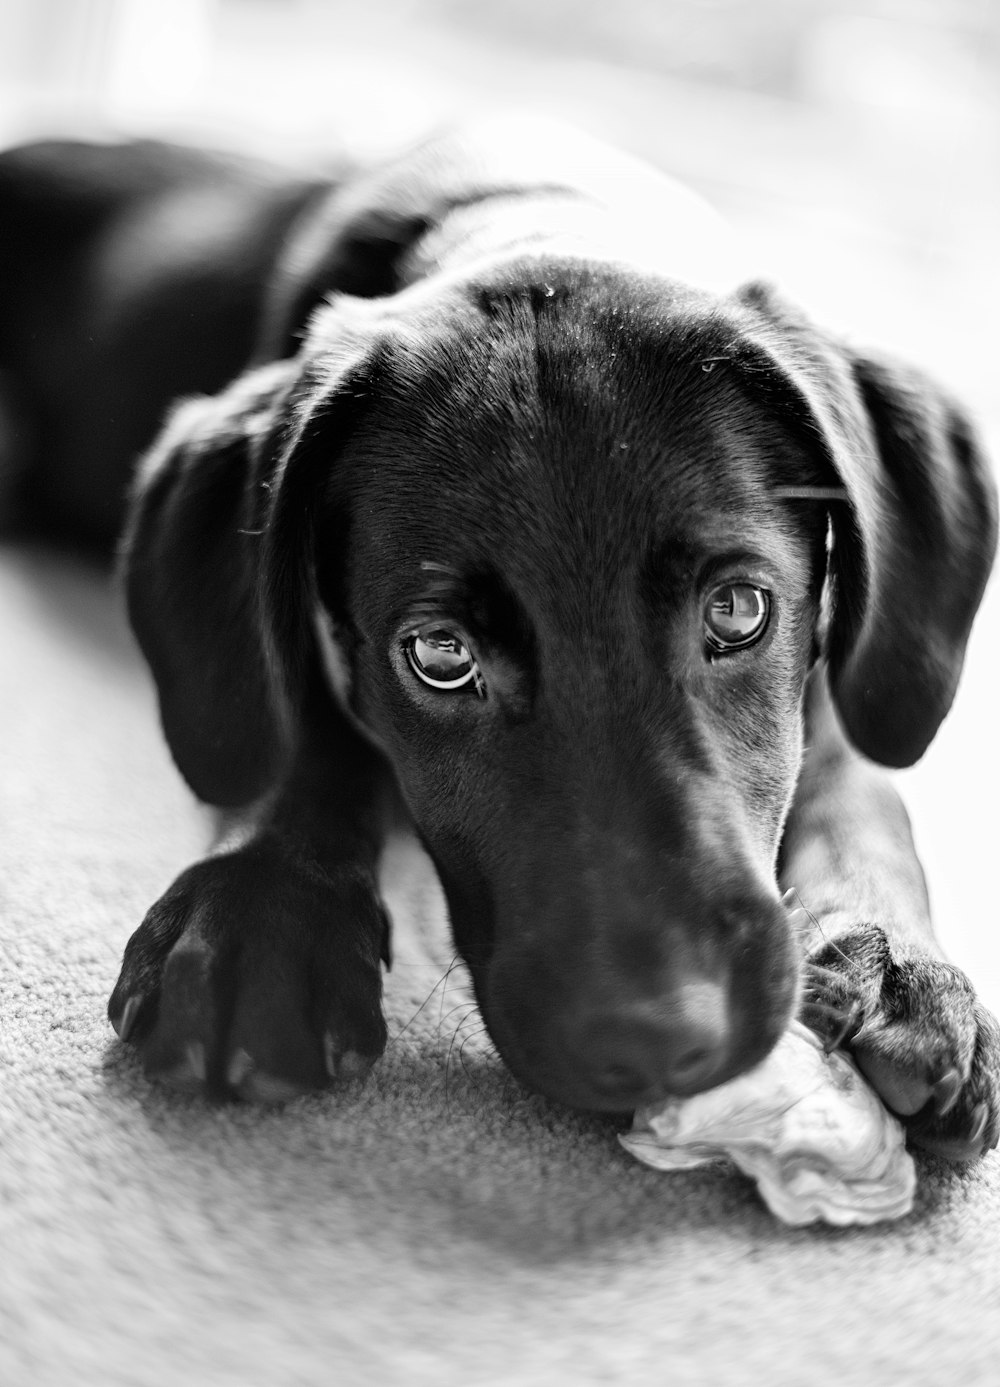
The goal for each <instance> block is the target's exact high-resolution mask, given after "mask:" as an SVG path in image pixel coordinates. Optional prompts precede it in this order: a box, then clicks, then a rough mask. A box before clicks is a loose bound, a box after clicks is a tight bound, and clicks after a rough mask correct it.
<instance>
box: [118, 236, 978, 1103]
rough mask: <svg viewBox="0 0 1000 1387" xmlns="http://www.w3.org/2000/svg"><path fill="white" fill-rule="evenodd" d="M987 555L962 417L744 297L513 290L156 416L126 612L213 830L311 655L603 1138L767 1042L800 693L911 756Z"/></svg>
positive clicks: (562, 1087)
mask: <svg viewBox="0 0 1000 1387" xmlns="http://www.w3.org/2000/svg"><path fill="white" fill-rule="evenodd" d="M994 534H995V509H994V502H993V496H992V491H991V486H990V483H989V481H988V476H987V473H986V470H985V467H984V465H983V463H982V460H981V458H980V456H979V454H978V452H977V451H976V448H975V444H974V442H973V441H972V439H971V437H970V433H969V429H968V426H967V424H966V422H965V419H964V417H963V416H962V415H961V413H960V412H959V411H958V410H957V409H956V408H955V407H954V406H952V405H951V404H949V403H948V402H947V401H946V400H945V399H944V398H943V397H942V395H941V393H940V392H939V391H938V390H937V389H936V388H935V387H933V386H931V385H930V384H929V383H928V382H926V381H923V380H920V379H918V378H917V377H916V376H914V375H912V374H909V373H906V372H903V371H902V370H901V369H899V368H897V367H895V366H893V365H890V364H886V363H883V362H880V361H877V360H875V359H873V358H861V357H858V356H855V355H852V354H850V353H849V352H847V351H846V350H844V349H843V348H841V347H840V346H839V345H837V344H836V343H833V342H832V341H830V340H828V339H827V338H825V337H824V336H823V335H822V334H821V333H819V332H818V331H817V330H816V329H814V328H813V327H812V326H811V325H810V324H808V323H807V322H806V321H805V320H804V319H802V318H801V317H800V316H798V315H797V314H795V313H793V312H792V311H791V310H790V309H788V308H787V307H786V306H785V305H783V304H782V303H780V301H778V300H777V299H776V298H775V297H774V296H773V295H771V294H770V293H769V292H767V291H766V290H764V289H761V288H759V287H752V288H749V289H747V290H745V291H743V292H741V293H739V294H737V295H734V296H733V297H732V298H731V299H728V300H727V299H712V298H709V297H708V296H707V295H705V294H701V293H697V292H694V291H691V290H687V289H685V288H683V287H681V286H678V285H674V284H671V283H669V282H667V281H660V280H655V279H650V278H648V277H640V276H637V275H635V274H632V273H629V272H626V271H624V270H622V269H617V268H614V267H611V266H603V267H602V266H593V265H586V264H584V263H582V262H581V263H573V262H562V263H550V264H545V263H537V262H536V263H529V262H524V263H517V262H513V261H512V262H511V263H509V264H508V265H506V266H505V267H503V268H501V269H494V270H492V271H490V272H489V273H486V272H483V273H482V274H480V275H478V276H477V275H475V274H470V275H469V276H467V277H466V278H464V279H462V280H455V281H453V282H451V283H449V284H443V283H437V284H436V283H433V282H428V283H425V284H423V285H419V286H416V287H415V288H413V289H409V290H406V291H404V292H402V293H400V294H397V295H394V296H392V297H390V298H386V299H382V300H373V301H360V300H354V299H339V300H336V301H334V302H332V303H331V304H330V305H329V306H327V307H324V308H323V309H321V310H320V311H319V312H318V313H317V314H316V315H315V317H314V319H313V321H312V325H311V329H310V332H309V334H308V338H307V340H306V342H305V344H304V346H303V348H302V350H301V352H300V353H299V354H298V355H297V356H296V357H295V358H294V359H292V360H290V361H288V362H283V363H279V364H277V365H274V366H270V367H266V368H264V369H262V370H261V371H259V372H257V373H255V374H253V375H251V376H248V377H246V378H245V379H243V380H242V381H239V382H237V383H236V384H235V385H234V386H233V387H232V388H231V389H230V390H229V391H228V392H227V393H226V394H224V395H222V396H220V397H218V398H216V399H213V400H201V401H194V402H191V403H188V404H186V405H184V406H182V407H181V409H180V410H179V411H178V412H177V414H176V415H175V417H174V418H173V420H172V422H171V423H170V424H169V425H168V427H167V429H166V431H165V434H164V436H163V438H162V439H161V441H160V443H159V445H158V447H157V449H156V450H155V451H154V454H153V455H152V458H151V460H150V462H149V463H148V464H147V466H146V468H145V471H144V474H143V477H142V479H141V481H140V484H139V487H138V490H137V500H136V505H135V510H134V517H133V524H132V529H131V534H130V538H129V542H128V586H129V598H130V608H131V613H132V618H133V623H134V625H135V628H136V631H137V633H138V636H139V639H140V642H141V644H142V646H143V649H144V651H145V653H146V655H147V657H148V659H149V661H150V663H151V665H152V668H153V671H154V674H155V676H156V679H157V683H158V686H159V691H160V698H161V707H162V713H163V720H164V726H165V729H166V733H167V737H168V740H169V742H170V745H171V748H172V750H173V753H174V756H175V758H176V760H177V763H178V765H179V767H180V769H181V771H182V773H183V774H184V775H185V777H186V778H187V779H188V781H189V783H190V784H191V785H192V787H193V788H194V790H195V791H196V792H197V793H198V794H199V795H201V796H202V797H203V798H205V799H207V800H209V801H212V802H215V803H219V804H236V803H245V802H247V801H249V800H251V799H252V798H254V797H256V796H258V795H260V794H263V793H264V792H265V791H267V790H269V789H270V788H271V787H272V786H273V785H274V784H275V782H276V781H278V780H279V779H280V777H281V775H282V773H283V768H284V766H285V765H286V764H287V760H288V757H289V755H290V754H291V753H292V751H293V749H294V744H295V740H296V735H297V728H298V727H299V726H300V722H301V718H302V716H303V714H302V711H301V710H302V708H303V706H304V702H305V700H306V698H307V696H308V697H309V699H310V703H313V702H314V700H313V699H312V694H311V693H310V690H312V692H313V693H314V692H315V681H316V679H317V678H318V674H317V671H318V669H319V665H320V661H319V658H318V650H319V647H321V646H323V645H326V646H327V647H328V648H329V651H331V652H332V653H333V655H334V657H335V660H336V663H337V667H338V671H337V672H338V677H337V679H336V680H335V683H336V684H337V699H336V700H334V699H332V698H331V700H330V704H329V714H328V715H329V716H331V717H338V716H347V717H349V718H350V719H352V720H353V721H354V722H355V723H356V724H357V725H358V726H359V729H360V730H361V731H362V732H363V733H364V735H367V736H368V737H370V738H371V739H372V740H374V741H375V742H376V743H377V745H378V746H379V747H380V748H381V749H382V750H383V752H384V754H385V756H386V758H387V759H388V761H389V763H390V764H391V766H392V769H393V771H394V773H395V776H396V778H397V780H398V783H399V787H400V789H401V792H402V795H403V797H404V798H405V800H406V803H407V805H408V807H409V809H410V811H411V813H412V815H413V818H414V821H415V823H416V826H417V828H418V830H419V832H420V834H421V836H422V838H423V840H424V842H425V844H426V845H427V847H428V849H429V851H430V853H431V855H432V857H433V859H434V861H435V863H436V865H437V867H438V870H439V872H440V875H441V879H442V882H443V885H444V888H445V892H446V896H447V899H448V903H449V909H450V913H451V919H452V925H453V929H454V932H455V937H456V942H457V944H458V946H459V948H460V950H461V952H462V954H463V956H464V957H465V959H466V961H467V962H468V964H469V966H470V969H471V972H472V976H473V979H474V981H475V985H476V990H477V994H478V999H479V1001H480V1004H481V1007H482V1010H483V1014H484V1017H485V1019H486V1021H487V1023H488V1025H489V1028H490V1031H491V1034H492V1036H493V1038H494V1040H495V1041H496V1043H497V1045H498V1048H499V1049H500V1051H501V1053H502V1054H503V1055H504V1057H505V1058H506V1059H507V1060H508V1062H509V1063H510V1065H511V1067H512V1068H513V1069H514V1070H515V1072H517V1073H518V1074H520V1075H521V1076H522V1077H523V1078H525V1079H526V1080H527V1081H528V1082H529V1083H531V1084H533V1085H534V1086H536V1087H539V1088H541V1089H543V1090H545V1091H547V1092H549V1093H551V1094H553V1095H555V1096H557V1097H559V1098H561V1099H563V1100H565V1101H568V1102H570V1103H574V1104H577V1105H579V1106H583V1107H590V1108H609V1109H626V1108H629V1107H632V1106H635V1104H636V1103H637V1102H639V1101H646V1100H648V1099H649V1098H650V1097H652V1096H654V1095H655V1093H656V1092H658V1091H663V1090H668V1091H673V1092H679V1093H684V1092H692V1091H696V1090H697V1089H700V1088H704V1087H707V1086H709V1085H710V1084H714V1083H717V1082H720V1081H721V1080H722V1079H724V1078H726V1077H728V1076H729V1075H731V1074H733V1073H736V1072H739V1071H740V1070H742V1069H745V1068H747V1067H748V1066H749V1065H751V1064H752V1063H754V1062H755V1061H756V1060H757V1059H758V1058H760V1057H761V1056H763V1054H765V1053H766V1052H767V1050H768V1049H769V1048H770V1046H771V1045H772V1044H773V1042H774V1040H775V1039H776V1038H777V1036H778V1034H779V1033H780V1032H781V1030H782V1029H783V1027H784V1026H785V1024H786V1023H787V1020H788V1016H789V1013H790V1011H791V1009H792V1007H793V1006H794V1004H795V1000H796V997H797V978H798V958H797V953H796V949H795V945H794V941H793V940H792V938H791V936H790V931H789V928H788V924H787V919H786V915H785V912H784V910H783V908H782V906H781V903H780V901H779V898H778V893H777V890H776V886H775V863H776V857H777V853H778V848H779V843H780V838H781V831H782V826H783V822H784V818H785V815H786V813H787V810H788V807H789V804H790V800H791V796H792V793H793V789H794V786H795V781H796V776H797V773H798V768H799V762H800V755H801V736H802V734H801V714H802V700H803V693H804V688H805V683H806V679H807V676H808V674H809V671H810V668H811V667H812V666H813V664H814V662H815V661H816V659H817V656H818V655H819V654H820V653H821V651H823V652H825V654H826V658H828V660H829V668H830V680H831V686H832V689H833V693H834V698H835V701H836V704H837V706H838V709H839V712H840V715H841V718H842V720H843V722H844V724H845V726H846V727H847V729H848V731H849V733H850V735H851V737H852V738H853V740H854V742H855V743H856V745H857V746H858V747H859V748H860V750H861V751H862V752H864V753H865V754H866V755H867V756H869V757H872V758H874V759H875V760H879V761H882V762H885V763H888V764H892V765H901V764H907V763H909V762H911V761H913V760H915V759H916V758H917V757H918V756H919V755H920V754H921V753H922V751H923V750H924V748H925V747H926V745H927V744H928V742H929V741H930V739H931V737H932V736H933V735H934V732H935V730H936V728H937V726H938V724H939V723H940V721H941V719H942V718H943V717H944V715H945V713H946V712H947V709H948V707H949V704H950V702H951V699H952V696H953V693H954V689H955V684H956V681H957V678H958V674H959V670H960V666H961V662H962V655H963V650H964V645H965V641H966V638H967V635H968V631H969V628H970V624H971V621H972V618H973V615H974V612H975V609H976V606H977V604H978V602H979V599H980V596H981V593H982V589H983V586H984V584H985V580H986V576H987V573H988V569H989V565H990V560H991V556H992V551H993V544H994ZM831 535H832V543H831ZM317 622H318V624H319V632H317ZM338 705H339V706H338Z"/></svg>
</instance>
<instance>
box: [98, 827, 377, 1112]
mask: <svg viewBox="0 0 1000 1387" xmlns="http://www.w3.org/2000/svg"><path fill="white" fill-rule="evenodd" d="M387 937H388V921H387V918H386V916H385V912H384V910H383V908H382V906H381V904H380V902H379V900H378V897H377V896H376V894H375V890H374V886H373V885H372V883H371V881H370V880H369V879H368V878H367V876H366V874H365V873H363V872H360V871H353V870H351V869H350V868H345V869H344V870H343V871H340V872H337V873H330V872H327V871H325V870H323V869H322V868H320V867H319V866H317V865H315V864H310V863H305V862H302V861H300V860H298V859H294V858H290V857H288V856H287V855H286V854H284V853H280V852H276V851H273V850H271V851H269V850H266V849H262V848H261V847H260V846H259V845H252V846H250V847H248V848H244V849H242V850H240V851H238V852H234V853H230V854H227V855H225V856H220V857H215V858H208V859H207V860H205V861H203V862H199V863H197V864H196V865H195V866H193V867H191V868H189V869H188V871H186V872H184V873H183V874H182V875H181V876H180V877H179V878H178V879H177V881H176V882H174V884H173V886H172V887H171V888H170V890H169V891H167V893H166V895H164V896H162V897H161V898H160V900H159V901H157V902H156V904H155V905H154V906H153V907H152V909H151V910H150V911H149V913H148V914H147V916H146V918H145V920H144V921H143V922H142V924H141V925H140V926H139V928H138V929H137V930H136V932H135V933H134V934H133V935H132V938H131V939H130V940H129V942H128V944H127V946H126V949H125V956H124V960H123V963H122V970H121V974H120V976H119V978H118V982H117V984H116V985H115V989H114V991H113V992H112V994H111V999H110V1001H109V1003H108V1016H109V1018H110V1020H111V1023H112V1025H113V1026H114V1027H115V1030H116V1031H117V1032H118V1034H119V1035H120V1036H121V1038H122V1040H127V1041H129V1042H132V1043H134V1044H136V1045H137V1046H138V1047H139V1049H140V1051H141V1053H142V1059H143V1065H144V1068H145V1071H146V1074H147V1075H148V1076H149V1077H150V1078H152V1079H156V1080H158V1081H160V1082H162V1083H165V1084H168V1085H172V1086H174V1087H177V1088H182V1089H188V1090H192V1091H204V1092H206V1093H209V1094H211V1095H213V1096H216V1097H223V1096H230V1097H232V1096H237V1097H240V1098H246V1099H251V1100H256V1101H259V1102H282V1101H284V1100H286V1099H289V1098H293V1097H295V1096H296V1095H298V1094H300V1093H303V1092H306V1091H308V1090H310V1089H316V1088H322V1087H325V1086H326V1085H328V1084H329V1083H331V1082H333V1081H335V1080H341V1079H348V1078H360V1077H362V1076H363V1075H364V1074H365V1073H367V1071H368V1069H369V1068H370V1067H371V1065H372V1064H373V1063H374V1062H375V1060H376V1059H377V1058H378V1057H379V1055H380V1054H381V1053H382V1051H383V1049H384V1048H385V1040H386V1028H385V1021H384V1019H383V1016H382V1006H381V997H382V976H381V963H380V954H381V956H382V957H387V942H386V941H387Z"/></svg>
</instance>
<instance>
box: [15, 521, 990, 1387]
mask: <svg viewBox="0 0 1000 1387" xmlns="http://www.w3.org/2000/svg"><path fill="white" fill-rule="evenodd" d="M0 632H2V633H3V646H4V650H3V661H2V667H0V767H2V770H0V835H2V836H0V997H2V1007H0V1382H2V1383H3V1384H5V1387H50V1385H51V1387H74V1384H81V1387H91V1384H94V1387H97V1384H101V1387H166V1385H168V1384H174V1383H194V1384H198V1387H223V1385H224V1384H225V1385H226V1387H228V1385H229V1384H233V1387H236V1384H240V1385H241V1387H247V1384H258V1383H260V1384H295V1385H296V1387H298V1384H302V1387H313V1384H316V1387H319V1384H327V1383H335V1384H343V1385H344V1387H353V1384H361V1383H371V1384H375V1385H376V1387H382V1384H385V1385H386V1387H389V1385H390V1384H397V1383H398V1384H404V1383H405V1384H407V1387H414V1384H424V1383H426V1384H435V1387H451V1385H452V1384H454V1387H468V1384H473V1383H475V1384H479V1383H482V1384H504V1383H518V1384H533V1383H538V1384H543V1383H544V1384H553V1383H555V1384H578V1383H591V1382H594V1383H600V1382H620V1383H646V1382H650V1383H652V1382H668V1383H672V1384H677V1385H678V1387H683V1385H684V1384H689V1383H690V1384H695V1383H712V1384H718V1385H719V1387H743V1385H744V1384H746V1385H747V1387H749V1385H750V1384H768V1387H782V1385H783V1384H788V1385H789V1387H792V1384H796V1387H798V1385H799V1384H802V1383H805V1382H808V1383H812V1384H821V1385H822V1384H827V1383H830V1384H833V1383H836V1384H837V1385H838V1387H848V1384H854V1383H857V1384H862V1383H864V1384H872V1383H875V1384H895V1383H897V1382H898V1383H900V1384H903V1383H905V1384H907V1387H917V1384H923V1383H926V1384H932V1383H934V1384H939V1383H941V1382H943V1381H947V1380H952V1379H957V1380H960V1381H962V1382H963V1383H964V1384H972V1383H983V1384H985V1383H995V1382H996V1381H997V1380H998V1377H997V1375H998V1371H1000V1369H998V1364H1000V1357H998V1350H1000V1252H998V1248H1000V1160H998V1158H997V1156H996V1154H995V1153H994V1154H993V1155H991V1156H990V1157H988V1158H987V1159H986V1160H984V1161H983V1162H981V1163H980V1164H978V1165H976V1166H973V1167H971V1168H966V1169H956V1168H951V1167H948V1166H945V1165H943V1164H941V1163H938V1162H936V1161H934V1160H932V1159H930V1158H927V1159H920V1161H919V1174H920V1185H919V1194H918V1199H917V1204H916V1208H915V1209H914V1211H913V1213H912V1214H911V1215H909V1216H908V1217H907V1218H906V1219H904V1220H902V1221H901V1222H899V1223H897V1224H893V1225H887V1226H883V1227H877V1228H873V1229H868V1230H861V1231H838V1230H834V1229H829V1228H824V1227H816V1228H809V1229H803V1230H793V1229H789V1228H786V1227H783V1226H782V1225H780V1224H779V1223H777V1222H776V1221H775V1220H774V1219H773V1218H772V1217H771V1216H770V1215H769V1214H768V1213H767V1212H766V1210H765V1209H764V1208H763V1207H762V1205H761V1204H760V1202H759V1200H758V1198H757V1196H756V1194H755V1192H754V1190H753V1187H752V1186H751V1185H750V1184H749V1182H747V1181H745V1180H744V1179H743V1178H742V1177H739V1176H737V1175H735V1174H732V1173H728V1172H726V1171H723V1170H719V1169H713V1170H709V1171H702V1172H691V1173H684V1174H676V1175H672V1176H667V1175H661V1174H658V1173H656V1172H654V1171H652V1170H647V1169H646V1168H645V1167H642V1166H639V1165H638V1164H636V1163H635V1162H634V1161H632V1160H631V1159H630V1158H629V1157H628V1156H627V1155H626V1153H625V1152H624V1151H622V1150H621V1149H620V1148H619V1146H618V1144H617V1142H616V1140H615V1135H614V1128H613V1126H612V1125H611V1124H609V1123H607V1122H605V1121H603V1120H601V1119H595V1118H588V1117H585V1116H580V1115H576V1114H573V1113H569V1112H566V1111H563V1110H561V1109H559V1108H557V1107H556V1106H555V1105H553V1104H550V1103H548V1102H547V1101H545V1100H544V1099H541V1098H538V1097H534V1096H531V1095H528V1094H526V1093H525V1092H524V1091H523V1090H521V1089H520V1088H519V1087H518V1086H517V1084H516V1083H515V1082H514V1081H513V1080H512V1079H511V1078H510V1077H509V1076H508V1075H507V1074H506V1073H505V1072H504V1070H503V1068H502V1067H501V1065H500V1064H499V1062H498V1061H497V1060H496V1058H495V1057H494V1056H493V1054H492V1053H491V1051H490V1048H489V1046H488V1044H487V1043H486V1042H485V1040H484V1038H483V1036H482V1034H481V1030H480V1028H479V1023H478V1021H477V1018H476V1015H475V1012H474V1010H473V1009H472V1008H471V1006H470V1004H469V991H468V985H467V982H466V981H465V980H464V979H463V978H462V977H461V975H460V973H459V972H458V970H453V971H452V972H450V973H449V971H448V970H449V965H450V963H451V960H452V955H451V951H450V948H449V944H448V939H447V933H446V930H445V928H444V925H443V920H442V912H441V904H440V898H439V895H438V892H437V888H436V885H435V883H434V880H433V876H432V874H431V873H430V870H429V868H428V865H427V863H426V861H425V860H424V859H423V858H422V856H421V854H420V852H419V850H418V849H417V848H416V847H415V845H414V844H412V843H410V842H407V841H405V840H400V841H398V842H397V843H396V844H394V845H393V848H392V850H391V852H390V854H389V858H390V860H389V861H388V863H387V878H388V880H389V886H390V896H391V900H392V904H393V910H394V914H395V917H396V922H397V933H396V961H395V964H394V968H393V971H392V973H391V974H390V975H389V979H388V987H387V1005H388V1013H389V1018H390V1035H391V1039H390V1043H389V1047H388V1050H387V1052H386V1055H385V1058H384V1060H383V1061H382V1062H381V1064H380V1065H379V1066H377V1068H376V1070H375V1071H374V1072H373V1074H372V1076H371V1077H370V1079H369V1081H368V1083H367V1084H366V1085H365V1086H357V1087H353V1088H350V1089H346V1090H345V1091H343V1092H342V1093H341V1094H338V1095H332V1094H330V1095H321V1096H315V1097H308V1098H304V1099H301V1100H299V1101H297V1102H295V1103H292V1104H290V1105H289V1106H288V1107H286V1108H285V1109H283V1110H274V1111H261V1110H255V1109H251V1108H237V1107H231V1108H225V1109H213V1108H210V1107H208V1106H206V1105H204V1104H203V1103H201V1102H200V1101H196V1100H191V1099H184V1098H179V1097H177V1096H168V1095H166V1094H164V1093H161V1092H158V1091H157V1090H156V1089H154V1088H152V1087H151V1086H150V1085H148V1084H147V1083H146V1082H145V1080H144V1079H143V1077H142V1074H141V1070H140V1068H139V1066H138V1065H137V1064H136V1062H135V1060H134V1058H133V1056H132V1055H131V1053H130V1052H129V1051H128V1050H126V1049H125V1048H124V1047H122V1046H121V1045H120V1044H119V1043H118V1042H117V1040H116V1038H115V1037H114V1035H113V1033H112V1031H111V1029H110V1027H109V1026H108V1024H107V1022H106V1020H105V1016H104V1007H105V1001H106V997H107V993H108V990H109V988H110V986H111V984H112V982H113V981H114V978H115V975H116V970H117V965H118V960H119V956H120V953H121V950H122V947H123V945H124V943H125V940H126V938H127V937H128V935H129V933H130V932H131V930H132V928H133V927H134V925H135V923H136V922H137V921H138V920H139V919H140V918H141V916H142V914H143V911H144V910H145V908H146V906H147V905H148V904H149V902H150V901H151V900H152V899H153V898H154V897H155V895H156V894H157V893H158V892H159V891H160V890H162V889H163V888H164V887H165V886H166V884H167V883H168V882H169V881H170V879H171V877H172V875H173V874H174V873H175V872H176V871H177V870H179V869H180V868H181V867H183V866H184V865H185V864H186V863H187V861H188V860H189V859H190V858H191V856H192V855H193V854H195V853H197V852H198V851H199V849H200V847H201V846H202V844H203V843H204V841H205V840H206V837H207V831H208V826H207V823H206V821H205V820H204V818H203V815H202V811H200V810H199V809H198V808H197V807H196V806H195V805H194V804H193V803H192V802H191V801H190V800H189V798H188V796H187V793H186V791H185V790H184V789H183V787H182V786H181V784H180V782H179V780H178V777H177V776H176V775H175V773H174V771H173V769H172V767H171V765H170V764H169V761H168V758H167V755H166V752H165V751H164V749H163V746H162V743H161V740H160V737H159V733H158V729H157V724H156V716H155V707H154V700H153V694H152V690H151V687H150V685H149V682H148V680H147V676H146V674H145V671H144V669H143V667H142V666H141V664H140V661H139V660H138V658H137V656H136V654H135V653H134V651H133V648H132V645H131V642H130V638H129V636H128V633H127V631H126V628H125V623H124V620H123V617H122V614H121V611H120V607H119V604H118V601H117V599H116V598H115V597H114V596H113V595H112V594H110V593H109V592H108V589H107V586H106V583H105V581H104V580H103V579H102V578H101V577H100V576H99V575H97V574H94V573H91V572H90V571H88V570H87V569H85V568H83V567H81V566H79V565H77V564H76V563H74V562H73V561H71V560H68V559H65V558H58V557H52V556H51V555H47V554H44V553H42V552H40V551H36V550H31V549H25V548H8V549H6V550H4V551H2V552H0Z"/></svg>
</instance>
